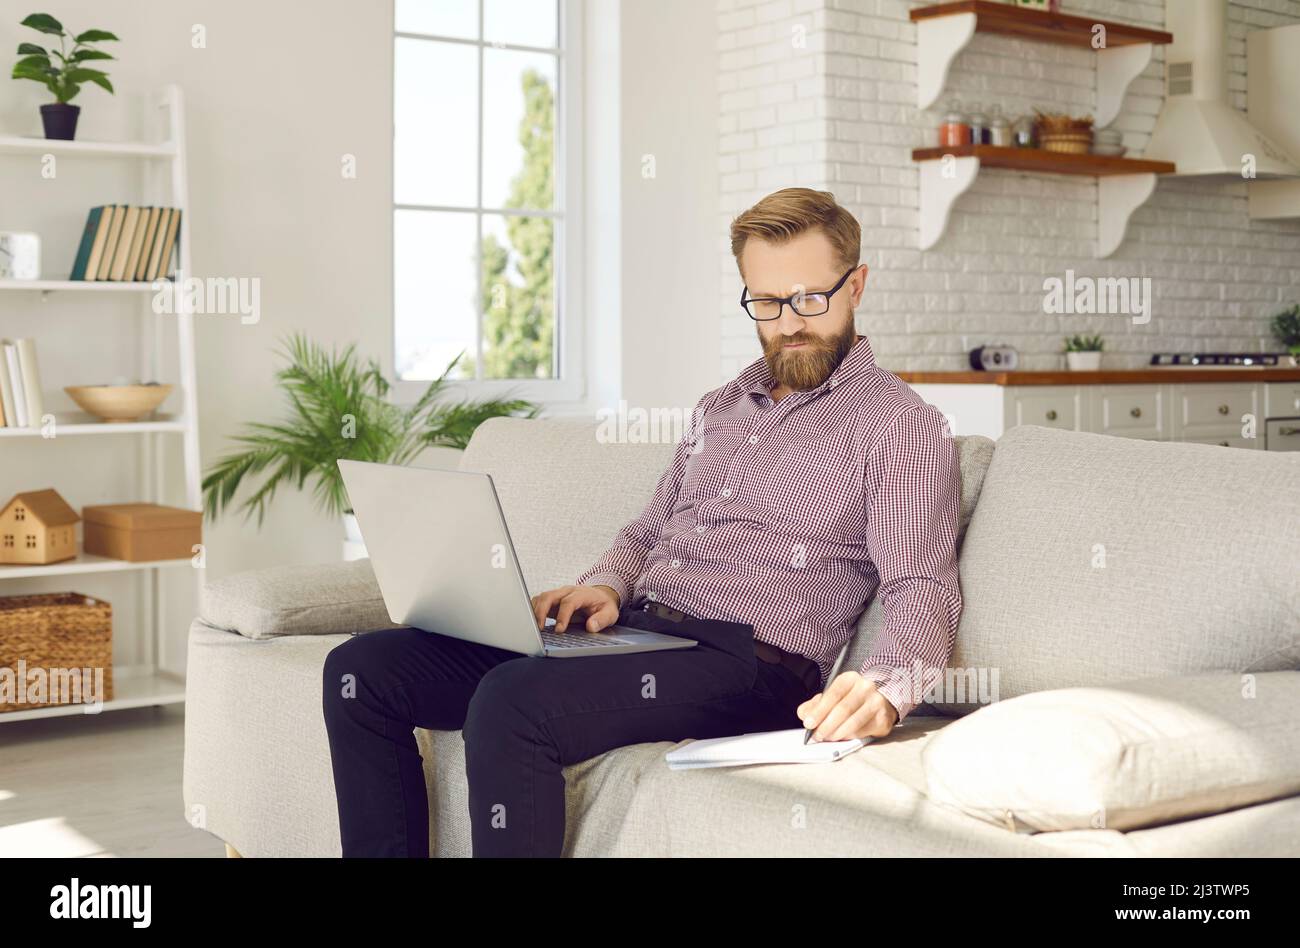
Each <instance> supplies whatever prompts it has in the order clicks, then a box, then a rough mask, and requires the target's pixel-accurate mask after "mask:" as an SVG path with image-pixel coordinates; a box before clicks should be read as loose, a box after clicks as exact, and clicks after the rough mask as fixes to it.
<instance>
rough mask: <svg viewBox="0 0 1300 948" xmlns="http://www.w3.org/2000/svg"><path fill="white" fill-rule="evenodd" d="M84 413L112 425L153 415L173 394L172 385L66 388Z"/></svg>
mask: <svg viewBox="0 0 1300 948" xmlns="http://www.w3.org/2000/svg"><path fill="white" fill-rule="evenodd" d="M63 390H64V391H65V392H67V393H68V395H69V397H70V398H71V399H72V400H73V401H74V402H76V403H77V404H78V405H79V406H81V408H82V410H83V411H85V412H87V413H88V414H91V415H94V416H95V417H96V418H99V419H100V420H102V421H106V422H109V423H110V424H124V423H125V422H128V421H135V420H137V419H139V418H141V417H143V416H144V415H147V414H149V413H150V412H151V411H153V410H154V409H155V408H157V407H158V406H159V405H161V404H162V403H163V401H164V400H166V398H167V396H168V395H170V394H171V390H172V387H171V386H170V385H68V386H65V387H64V389H63Z"/></svg>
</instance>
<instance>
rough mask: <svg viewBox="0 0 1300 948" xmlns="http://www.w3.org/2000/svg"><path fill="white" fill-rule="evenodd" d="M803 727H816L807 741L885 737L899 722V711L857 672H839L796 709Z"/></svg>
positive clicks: (872, 682)
mask: <svg viewBox="0 0 1300 948" xmlns="http://www.w3.org/2000/svg"><path fill="white" fill-rule="evenodd" d="M795 713H796V714H797V715H799V719H800V720H801V721H803V725H804V727H807V728H815V730H814V731H813V733H812V737H810V738H809V741H849V740H853V739H854V738H865V737H884V736H885V735H887V734H888V733H889V732H890V731H891V730H893V728H894V725H895V724H897V723H898V710H897V709H896V708H895V707H894V706H893V705H892V704H890V702H889V699H887V698H886V697H885V696H884V695H882V694H881V693H880V692H879V690H877V688H876V683H875V682H874V681H871V680H870V679H869V678H863V677H862V675H860V674H859V673H858V672H855V671H846V672H841V673H840V674H839V675H837V676H836V677H835V680H834V681H832V682H831V683H830V685H829V686H828V687H827V688H826V690H825V691H823V692H821V693H819V694H815V695H813V696H812V697H811V698H809V699H808V700H807V701H805V702H804V703H803V704H801V705H799V707H798V708H796V709H795Z"/></svg>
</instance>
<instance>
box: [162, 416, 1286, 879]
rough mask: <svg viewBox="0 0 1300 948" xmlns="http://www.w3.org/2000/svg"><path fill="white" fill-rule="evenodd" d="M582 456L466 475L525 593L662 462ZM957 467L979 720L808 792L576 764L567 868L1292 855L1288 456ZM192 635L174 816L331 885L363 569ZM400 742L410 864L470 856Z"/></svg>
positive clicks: (797, 782)
mask: <svg viewBox="0 0 1300 948" xmlns="http://www.w3.org/2000/svg"><path fill="white" fill-rule="evenodd" d="M595 430H596V429H595V425H594V423H585V422H577V421H568V420H524V419H493V420H491V421H488V422H486V423H485V424H483V425H482V426H481V427H480V428H479V429H478V430H477V432H476V433H475V435H474V438H473V440H472V442H471V443H470V445H469V447H468V449H467V450H466V451H465V453H464V455H463V457H462V460H461V466H462V468H463V469H466V470H476V471H487V472H489V473H490V474H491V475H492V476H493V478H494V480H495V483H496V486H497V490H498V493H499V495H500V498H501V503H502V506H503V508H504V510H505V513H506V516H507V519H508V521H509V523H510V528H511V532H512V535H513V538H514V541H515V543H516V546H517V548H518V551H519V555H520V558H521V561H522V567H523V571H524V575H525V579H526V581H527V583H528V586H529V588H530V589H531V590H534V591H536V590H539V589H545V588H549V587H551V586H555V585H561V584H564V583H568V582H571V581H572V579H573V578H574V577H575V576H577V575H578V574H579V573H580V572H581V571H582V570H583V569H584V568H586V567H587V566H588V565H589V564H590V563H591V562H592V561H593V560H594V559H595V558H596V557H597V556H598V555H599V554H600V553H601V552H602V551H603V550H604V548H605V547H606V545H607V544H608V542H609V541H610V539H611V537H612V536H613V535H614V533H615V532H616V531H617V530H618V529H619V527H620V526H622V524H623V523H625V522H626V521H627V520H629V519H631V518H632V517H633V516H635V515H636V514H637V513H638V512H639V511H640V509H641V507H642V505H643V504H644V503H645V502H646V500H647V499H648V498H649V496H650V494H651V492H652V490H653V488H654V485H655V483H656V481H657V479H658V477H659V475H660V473H661V472H662V470H663V468H664V466H665V465H666V464H667V462H668V459H669V457H670V455H671V452H672V445H671V444H639V445H608V444H598V443H597V440H596V437H595ZM957 441H958V445H959V453H960V461H961V468H962V494H963V496H962V515H961V516H962V527H963V531H964V537H963V545H962V547H961V551H960V563H961V582H962V590H963V595H964V599H965V611H964V613H963V618H962V623H961V627H960V629H959V632H958V644H957V648H956V650H955V653H954V655H953V658H952V663H951V664H952V665H953V668H954V673H953V675H952V676H951V679H952V680H951V681H950V685H951V686H953V687H955V686H956V685H957V683H958V682H962V683H966V682H973V683H978V684H982V685H984V686H985V687H986V693H985V694H983V695H980V694H974V693H970V692H968V693H967V694H965V695H959V694H955V693H953V692H952V691H951V689H949V690H946V691H945V692H944V693H942V694H936V695H933V696H931V697H932V698H933V699H934V700H932V701H927V702H925V703H924V704H922V705H921V706H919V707H918V708H917V710H916V711H914V712H913V713H912V714H911V715H910V716H909V717H908V718H907V719H906V720H905V722H904V723H903V724H902V725H901V726H900V727H898V728H896V729H895V731H894V732H893V733H892V734H891V735H890V736H889V737H888V738H886V739H883V740H879V741H876V742H874V743H872V744H869V745H868V746H867V747H865V748H863V749H862V750H861V751H859V752H857V753H856V754H853V755H852V756H850V757H849V758H847V759H845V760H843V761H841V762H838V763H835V764H831V765H820V766H810V765H805V766H798V765H794V766H792V765H779V766H750V767H742V768H733V769H722V770H695V771H671V770H669V768H668V766H667V765H666V763H665V762H664V754H665V753H666V752H667V751H669V750H670V749H672V748H673V747H674V746H677V745H674V744H671V743H667V742H663V743H655V744H640V745H634V746H629V747H624V748H620V749H618V750H615V751H612V752H610V753H607V754H604V755H602V756H600V757H597V758H593V759H591V760H587V761H584V762H582V763H579V764H576V765H574V766H571V767H569V768H567V769H566V772H565V773H566V779H567V787H568V814H569V820H568V832H567V837H566V841H565V852H566V854H569V855H574V856H595V855H617V856H631V855H651V856H693V855H856V856H878V855H890V856H893V855H909V856H984V855H988V856H1062V855H1099V856H1130V855H1153V856H1190V855H1196V856H1237V855H1252V856H1264V855H1276V856H1282V855H1287V856H1295V855H1300V733H1298V732H1300V728H1297V726H1296V722H1297V721H1298V720H1300V671H1297V669H1300V643H1298V642H1297V629H1298V627H1300V613H1298V606H1300V455H1286V454H1268V453H1265V452H1258V451H1248V450H1241V449H1224V448H1219V447H1215V446H1208V445H1194V444H1169V443H1155V442H1145V441H1137V440H1130V439H1123V438H1116V437H1106V436H1100V435H1092V434H1083V433H1073V432H1062V431H1056V430H1050V429H1045V428H1037V427H1029V426H1026V427H1021V428H1015V429H1012V430H1011V431H1009V432H1007V434H1005V435H1004V436H1003V437H1002V438H1001V439H1000V440H999V441H998V443H997V445H996V446H995V445H994V443H993V442H991V441H989V440H988V439H986V438H980V437H965V438H958V439H957ZM880 611H881V610H880V605H879V602H873V603H872V604H871V605H870V607H869V608H868V609H867V611H866V612H865V613H864V615H863V618H862V620H861V622H860V624H859V628H858V634H857V636H856V638H855V640H854V642H853V644H852V646H851V651H850V654H849V656H848V657H847V659H846V664H845V667H847V668H853V667H856V665H857V664H858V663H859V660H860V659H861V658H863V657H864V656H865V654H866V652H867V650H868V649H869V648H870V644H871V640H872V638H873V636H874V635H875V634H876V633H877V631H878V629H879V627H880V619H881V615H880ZM201 612H202V614H201V616H200V617H199V618H198V619H196V620H195V622H194V624H193V627H192V628H191V631H190V638H189V656H188V665H189V667H188V685H187V700H186V722H185V728H186V735H185V737H186V741H185V771H184V797H185V804H186V813H187V815H188V816H189V818H190V819H191V822H192V823H194V824H195V825H196V826H198V827H199V828H201V829H204V830H206V831H207V832H210V833H212V834H214V835H216V836H217V837H219V838H220V839H222V840H224V841H226V843H227V844H228V845H229V846H230V847H232V848H233V849H234V850H237V851H238V852H239V853H240V854H243V855H247V856H317V855H323V856H330V855H338V854H339V833H338V822H337V810H336V806H335V799H334V792H333V778H332V774H331V769H330V758H329V751H328V747H327V744H326V736H325V729H324V725H323V723H322V719H321V670H322V663H323V662H324V659H325V655H326V653H327V652H329V650H330V649H331V648H333V647H334V646H335V645H337V644H338V643H339V642H341V641H343V640H344V638H345V637H346V636H347V635H348V634H349V633H362V634H364V632H365V631H367V630H371V629H375V628H381V627H387V626H388V625H389V624H390V623H389V622H388V619H387V615H386V613H385V611H384V609H383V605H382V601H381V600H380V599H379V598H378V591H377V588H376V587H375V584H374V579H373V575H372V574H371V572H370V569H369V564H368V561H365V560H362V561H358V562H355V563H348V564H330V565H324V566H300V567H286V568H283V569H277V570H267V571H261V572H252V573H245V574H241V575H235V576H230V577H226V578H224V579H221V580H218V581H215V582H212V583H210V584H209V585H208V586H207V588H206V589H205V593H204V597H203V606H202V609H201ZM990 698H997V699H998V700H996V701H990V700H988V699H990ZM972 699H976V700H972ZM417 739H418V742H419V746H420V748H421V753H422V754H423V757H424V762H425V769H426V775H427V781H428V789H429V807H430V817H431V819H430V833H431V852H432V853H433V854H435V855H438V856H467V855H469V853H470V834H469V828H468V824H467V820H466V812H467V811H466V783H465V771H464V752H463V750H464V749H463V744H462V741H461V736H460V733H459V732H430V731H425V730H417Z"/></svg>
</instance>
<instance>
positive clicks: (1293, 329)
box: [1272, 303, 1300, 365]
mask: <svg viewBox="0 0 1300 948" xmlns="http://www.w3.org/2000/svg"><path fill="white" fill-rule="evenodd" d="M1272 328H1273V337H1274V338H1275V339H1277V341H1278V342H1280V343H1282V345H1284V346H1286V350H1287V352H1289V353H1291V363H1292V364H1293V365H1300V303H1294V304H1292V306H1291V308H1290V309H1284V310H1282V312H1280V313H1278V314H1277V315H1276V316H1274V317H1273V322H1272Z"/></svg>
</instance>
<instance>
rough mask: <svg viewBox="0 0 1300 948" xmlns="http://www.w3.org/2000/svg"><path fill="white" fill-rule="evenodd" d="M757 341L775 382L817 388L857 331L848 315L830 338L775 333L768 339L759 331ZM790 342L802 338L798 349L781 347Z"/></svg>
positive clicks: (796, 388)
mask: <svg viewBox="0 0 1300 948" xmlns="http://www.w3.org/2000/svg"><path fill="white" fill-rule="evenodd" d="M755 325H757V324H755ZM758 341H759V344H760V345H762V347H763V358H764V359H766V360H767V368H768V371H770V372H771V373H772V377H773V378H775V379H776V381H777V383H778V384H780V385H784V386H785V387H786V388H789V389H792V390H794V391H797V392H803V391H807V390H808V389H811V388H816V387H817V386H818V385H821V384H822V382H825V381H826V379H827V378H829V377H830V374H831V373H832V372H834V371H835V369H836V367H838V366H839V364H840V363H841V362H843V361H844V357H845V356H846V355H848V352H849V350H850V349H852V348H853V344H854V343H855V342H857V341H858V333H857V328H856V327H855V326H854V325H853V320H852V319H850V320H849V321H848V324H847V325H846V326H845V327H844V331H843V332H841V333H840V334H839V335H837V336H833V337H831V338H830V339H822V338H821V337H820V336H812V335H803V334H796V335H794V336H783V335H780V334H778V335H776V336H775V337H774V338H772V339H771V340H767V339H764V338H763V336H762V334H761V333H760V334H759V337H758ZM791 342H802V343H804V345H803V346H801V347H800V348H798V349H790V350H786V349H785V348H783V347H784V346H785V345H786V344H787V343H791Z"/></svg>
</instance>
